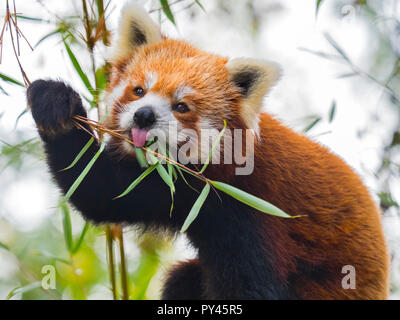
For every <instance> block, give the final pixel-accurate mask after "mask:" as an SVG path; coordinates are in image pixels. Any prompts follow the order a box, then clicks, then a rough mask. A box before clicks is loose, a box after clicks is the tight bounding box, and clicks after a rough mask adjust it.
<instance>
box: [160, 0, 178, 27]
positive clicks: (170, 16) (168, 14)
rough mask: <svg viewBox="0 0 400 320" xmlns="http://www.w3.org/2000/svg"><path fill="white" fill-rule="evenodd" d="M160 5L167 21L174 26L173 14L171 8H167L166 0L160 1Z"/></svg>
mask: <svg viewBox="0 0 400 320" xmlns="http://www.w3.org/2000/svg"><path fill="white" fill-rule="evenodd" d="M160 4H161V8H162V11H163V12H164V14H165V15H166V17H167V18H168V20H169V21H171V22H172V23H173V24H174V25H176V23H175V18H174V14H173V13H172V11H171V8H170V7H169V3H168V0H160Z"/></svg>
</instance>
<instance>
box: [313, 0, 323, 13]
mask: <svg viewBox="0 0 400 320" xmlns="http://www.w3.org/2000/svg"><path fill="white" fill-rule="evenodd" d="M323 1H324V0H317V3H316V7H315V16H318V12H319V8H320V6H321V4H322V2H323Z"/></svg>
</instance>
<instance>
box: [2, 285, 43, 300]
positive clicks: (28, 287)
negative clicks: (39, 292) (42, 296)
mask: <svg viewBox="0 0 400 320" xmlns="http://www.w3.org/2000/svg"><path fill="white" fill-rule="evenodd" d="M41 286H42V284H41V283H40V282H39V281H38V282H33V283H30V284H28V285H26V286H23V287H16V288H14V289H12V290H11V291H10V293H9V294H8V295H7V297H6V299H7V300H10V299H11V298H12V297H14V296H16V295H17V294H23V293H25V292H28V291H31V290H34V289H38V288H40V287H41Z"/></svg>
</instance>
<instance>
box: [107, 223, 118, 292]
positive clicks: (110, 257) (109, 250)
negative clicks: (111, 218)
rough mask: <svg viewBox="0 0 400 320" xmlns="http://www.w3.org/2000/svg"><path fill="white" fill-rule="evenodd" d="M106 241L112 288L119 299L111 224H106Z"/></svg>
mask: <svg viewBox="0 0 400 320" xmlns="http://www.w3.org/2000/svg"><path fill="white" fill-rule="evenodd" d="M105 231H106V243H107V258H108V270H109V273H110V280H111V290H112V294H113V299H114V300H117V299H118V296H117V285H116V281H115V266H114V250H113V236H112V231H111V227H110V225H109V224H108V225H106V227H105Z"/></svg>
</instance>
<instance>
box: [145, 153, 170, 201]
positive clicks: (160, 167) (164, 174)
mask: <svg viewBox="0 0 400 320" xmlns="http://www.w3.org/2000/svg"><path fill="white" fill-rule="evenodd" d="M149 157H150V159H151V160H152V162H153V163H157V166H156V169H157V172H158V174H159V175H160V177H161V179H163V180H164V182H165V183H166V184H167V185H168V186H169V187H170V189H171V192H172V193H174V192H175V186H174V181H172V178H171V177H170V176H169V174H168V172H167V170H165V168H164V166H163V165H162V164H160V163H159V162H158V159H157V157H156V156H154V155H153V154H151V153H149Z"/></svg>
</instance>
